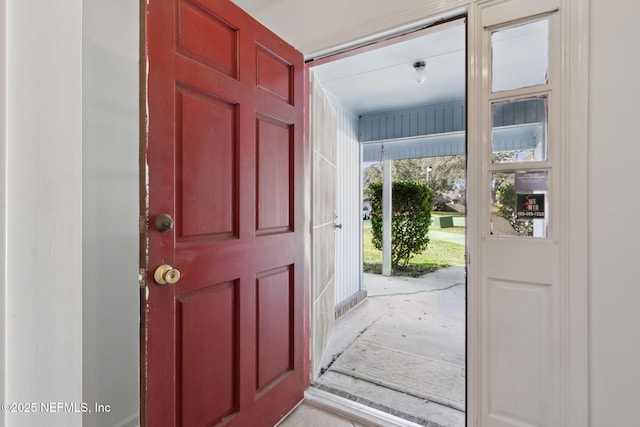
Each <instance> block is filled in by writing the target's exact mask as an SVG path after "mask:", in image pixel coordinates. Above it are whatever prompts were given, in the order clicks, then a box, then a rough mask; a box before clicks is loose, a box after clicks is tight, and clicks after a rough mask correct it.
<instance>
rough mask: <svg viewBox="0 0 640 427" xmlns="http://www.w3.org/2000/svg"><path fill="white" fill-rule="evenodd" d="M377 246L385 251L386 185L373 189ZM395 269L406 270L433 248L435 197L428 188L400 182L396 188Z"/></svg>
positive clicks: (392, 263)
mask: <svg viewBox="0 0 640 427" xmlns="http://www.w3.org/2000/svg"><path fill="white" fill-rule="evenodd" d="M368 193H369V194H368V196H369V198H370V199H371V231H372V234H373V239H372V241H373V245H374V246H375V247H376V249H378V250H382V183H381V182H376V183H372V184H370V185H369V189H368ZM391 199H392V205H393V206H392V211H393V212H392V215H391V266H392V268H394V269H395V268H397V267H398V266H402V267H406V266H407V264H408V263H409V260H410V259H411V257H412V256H413V255H415V254H419V253H421V252H422V251H424V250H425V249H426V248H427V246H428V244H429V237H428V236H427V233H428V232H429V225H430V224H431V207H432V203H433V195H432V192H431V190H430V189H429V187H428V186H427V185H426V184H423V183H419V182H413V181H396V182H394V183H393V185H392V196H391Z"/></svg>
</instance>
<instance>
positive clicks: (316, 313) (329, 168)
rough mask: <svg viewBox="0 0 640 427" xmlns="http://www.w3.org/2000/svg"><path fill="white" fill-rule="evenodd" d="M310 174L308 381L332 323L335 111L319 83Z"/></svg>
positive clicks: (317, 365)
mask: <svg viewBox="0 0 640 427" xmlns="http://www.w3.org/2000/svg"><path fill="white" fill-rule="evenodd" d="M311 85H312V86H311V94H312V95H311V98H312V102H311V141H312V142H311V143H312V147H313V166H312V167H313V173H312V188H313V198H312V206H311V208H312V212H313V214H312V227H313V235H312V260H313V262H312V277H311V298H312V306H311V316H312V320H311V321H312V324H311V343H312V357H311V360H312V367H311V376H312V378H311V380H312V381H313V380H315V377H316V376H317V375H318V373H319V372H318V371H319V370H320V364H321V361H322V356H323V354H324V351H325V349H326V347H327V344H328V343H329V337H330V336H331V332H332V331H333V325H334V323H335V307H336V303H335V253H336V238H335V222H334V220H335V218H334V215H335V212H336V139H337V131H336V113H335V110H334V109H333V107H332V106H331V103H330V102H329V99H328V98H327V96H326V94H325V93H324V90H323V89H322V86H321V85H320V83H319V82H318V80H317V79H316V78H315V77H314V78H313V81H312V83H311Z"/></svg>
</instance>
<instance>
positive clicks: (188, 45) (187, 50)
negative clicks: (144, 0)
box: [177, 0, 239, 79]
mask: <svg viewBox="0 0 640 427" xmlns="http://www.w3.org/2000/svg"><path fill="white" fill-rule="evenodd" d="M203 27H207V28H209V30H211V31H208V32H204V31H200V30H199V29H201V28H203ZM211 33H215V34H216V36H215V37H212V38H209V37H207V38H205V36H204V35H205V34H211ZM177 34H178V35H179V36H178V52H179V53H181V54H182V55H184V56H187V57H189V58H191V59H193V60H195V61H197V62H199V63H201V64H203V65H205V66H207V67H209V68H211V69H214V70H216V71H218V72H221V73H223V74H226V75H228V76H229V77H232V78H234V79H237V78H238V55H239V51H238V37H239V36H238V29H237V28H234V27H232V26H230V25H229V24H227V23H226V22H224V21H223V20H221V19H219V18H218V17H216V16H215V15H214V14H213V13H211V12H209V11H208V10H207V9H205V8H204V7H203V6H202V5H200V4H198V3H197V2H192V1H187V0H182V1H180V13H179V18H178V32H177Z"/></svg>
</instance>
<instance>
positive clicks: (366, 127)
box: [358, 100, 466, 142]
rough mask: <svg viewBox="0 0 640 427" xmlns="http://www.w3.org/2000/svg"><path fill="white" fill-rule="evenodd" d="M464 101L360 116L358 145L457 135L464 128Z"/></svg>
mask: <svg viewBox="0 0 640 427" xmlns="http://www.w3.org/2000/svg"><path fill="white" fill-rule="evenodd" d="M465 122H466V121H465V106H464V100H459V101H455V102H451V103H446V104H438V105H428V106H422V107H415V108H409V109H404V110H397V111H387V112H382V113H372V114H365V115H362V116H360V119H359V121H358V140H359V141H360V142H368V141H380V140H385V139H398V138H411V137H416V136H424V135H433V134H437V133H449V132H460V131H463V130H464V126H465Z"/></svg>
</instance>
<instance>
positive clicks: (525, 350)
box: [487, 279, 553, 426]
mask: <svg viewBox="0 0 640 427" xmlns="http://www.w3.org/2000/svg"><path fill="white" fill-rule="evenodd" d="M487 288H488V296H489V300H488V307H487V312H488V325H487V334H488V342H487V345H488V350H489V351H488V352H487V355H488V358H489V360H488V373H487V375H488V378H487V381H488V390H489V396H488V399H489V408H488V410H489V413H488V415H489V417H490V418H494V419H503V420H505V421H507V420H508V421H509V422H508V423H507V425H518V424H519V423H524V424H525V425H531V426H549V425H551V421H550V420H551V399H552V396H551V395H550V393H549V392H548V391H549V390H550V389H551V384H552V372H553V367H552V363H551V360H552V348H553V347H552V345H551V343H552V342H553V340H552V334H551V322H552V320H553V319H552V314H551V313H552V312H551V285H545V284H536V283H522V282H511V281H503V280H495V279H489V280H488V284H487Z"/></svg>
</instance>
